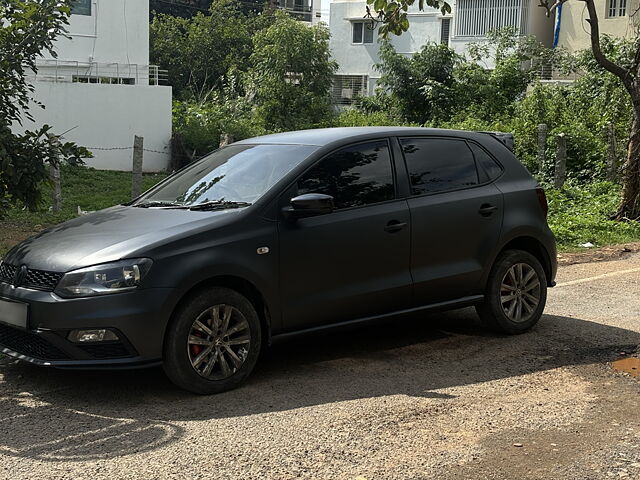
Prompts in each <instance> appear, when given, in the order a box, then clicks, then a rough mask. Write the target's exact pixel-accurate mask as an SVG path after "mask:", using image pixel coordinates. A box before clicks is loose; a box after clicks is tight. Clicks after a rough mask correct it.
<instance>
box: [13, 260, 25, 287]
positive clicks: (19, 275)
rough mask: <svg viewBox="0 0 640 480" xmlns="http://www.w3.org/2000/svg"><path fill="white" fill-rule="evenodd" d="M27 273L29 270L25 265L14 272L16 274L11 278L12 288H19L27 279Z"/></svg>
mask: <svg viewBox="0 0 640 480" xmlns="http://www.w3.org/2000/svg"><path fill="white" fill-rule="evenodd" d="M28 273H29V269H28V268H27V266H26V265H22V266H20V267H19V268H18V270H16V274H15V275H14V276H13V286H14V287H16V288H17V287H19V286H20V285H22V284H24V281H25V280H26V279H27V274H28Z"/></svg>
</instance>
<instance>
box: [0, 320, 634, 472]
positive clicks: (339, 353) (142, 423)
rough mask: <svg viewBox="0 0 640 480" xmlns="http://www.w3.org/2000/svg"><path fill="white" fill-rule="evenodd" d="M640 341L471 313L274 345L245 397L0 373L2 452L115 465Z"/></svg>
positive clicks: (103, 376)
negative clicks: (336, 408) (202, 425)
mask: <svg viewBox="0 0 640 480" xmlns="http://www.w3.org/2000/svg"><path fill="white" fill-rule="evenodd" d="M639 344H640V333H638V332H634V331H630V330H625V329H621V328H616V327H612V326H607V325H603V324H599V323H594V322H589V321H585V320H581V319H576V318H567V317H560V316H552V315H546V316H545V317H544V318H543V319H542V321H541V322H540V324H539V325H538V326H536V328H534V329H533V330H532V331H531V332H529V333H526V334H524V335H519V336H513V337H508V336H500V335H494V334H491V333H488V332H486V331H485V330H483V329H482V328H481V327H480V326H479V325H478V322H477V317H476V316H475V314H474V312H473V310H471V309H464V310H458V311H454V312H447V313H439V314H431V315H424V314H422V315H413V316H408V317H403V318H395V319H392V320H388V321H385V322H380V323H377V324H375V325H370V326H365V327H360V328H357V329H355V328H354V329H349V330H345V331H334V332H327V333H323V334H317V335H314V336H306V337H294V338H291V339H289V340H287V341H286V342H282V343H280V344H276V345H275V346H274V347H273V348H272V349H271V350H270V351H268V352H267V353H266V354H265V355H264V356H263V358H262V360H261V362H260V364H259V366H258V368H257V369H256V371H255V372H254V374H253V375H252V376H251V377H250V379H249V381H248V382H247V383H246V384H245V385H244V386H242V387H241V388H239V389H237V390H234V391H231V392H226V393H223V394H219V395H213V396H208V397H207V396H195V395H191V394H189V393H187V392H183V391H181V390H178V389H177V388H175V387H173V386H172V385H171V384H170V383H169V381H168V380H167V379H166V377H165V376H164V374H163V373H162V371H161V369H151V370H132V371H113V372H105V371H98V372H90V371H63V370H51V369H42V368H38V367H34V366H31V365H27V364H23V363H15V362H13V361H8V360H4V361H3V362H4V365H2V366H0V373H1V374H2V382H1V383H0V389H1V390H0V392H1V393H0V412H2V413H0V453H2V454H6V455H14V456H19V457H28V458H37V459H39V460H42V461H53V462H55V461H73V460H78V461H79V460H88V459H96V458H112V457H116V456H121V455H127V454H132V453H139V452H143V451H150V450H154V449H157V448H161V447H163V446H165V445H167V444H170V443H172V442H177V441H179V440H180V439H181V438H182V437H183V436H184V435H185V430H184V427H183V426H182V422H186V421H199V420H214V419H232V418H234V417H240V416H245V415H255V414H261V413H268V412H278V411H286V410H292V409H298V408H303V407H310V406H314V405H322V404H330V403H335V402H343V401H349V400H355V399H360V398H372V397H381V396H388V395H408V396H418V397H424V398H432V399H434V401H445V402H446V401H447V400H448V399H451V398H455V396H454V395H452V394H451V393H447V392H441V391H439V390H442V389H445V388H448V387H455V386H462V385H469V384H476V383H480V382H487V381H491V380H497V379H502V378H508V377H515V376H521V375H526V374H530V373H534V372H538V371H544V370H549V369H554V368H558V367H563V366H570V365H587V364H593V363H599V362H605V361H610V360H613V359H614V358H616V356H617V355H619V352H621V351H632V350H631V349H635V348H637V346H638V345H639Z"/></svg>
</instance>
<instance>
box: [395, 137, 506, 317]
mask: <svg viewBox="0 0 640 480" xmlns="http://www.w3.org/2000/svg"><path fill="white" fill-rule="evenodd" d="M399 142H400V147H401V149H402V152H403V154H404V158H405V162H406V168H407V171H408V176H409V182H410V197H409V199H408V203H409V209H410V211H411V224H412V246H411V273H412V276H413V280H414V303H415V304H416V305H423V304H428V303H436V302H441V301H446V300H452V299H457V298H461V297H465V296H470V295H476V294H480V293H482V288H483V286H482V274H483V272H484V270H485V269H487V268H490V265H489V262H490V261H491V258H490V257H491V252H492V251H493V250H494V247H495V244H496V243H497V242H498V240H499V237H500V229H501V227H502V215H503V199H502V193H501V192H500V191H499V190H498V188H497V187H496V186H495V185H494V184H493V182H492V181H491V179H490V178H489V176H488V174H487V172H486V170H485V169H484V168H482V167H481V166H479V165H478V163H479V159H476V157H477V156H479V155H480V154H484V155H487V156H488V155H489V154H488V153H487V152H486V151H485V150H484V149H483V148H482V147H481V146H479V145H477V144H475V143H472V142H467V141H465V140H464V139H461V138H455V137H421V138H401V139H399ZM474 151H475V152H476V153H475V154H474Z"/></svg>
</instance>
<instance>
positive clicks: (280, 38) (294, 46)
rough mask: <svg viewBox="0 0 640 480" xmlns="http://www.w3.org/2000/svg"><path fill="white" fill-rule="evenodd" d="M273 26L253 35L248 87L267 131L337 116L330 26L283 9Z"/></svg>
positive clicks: (299, 125)
mask: <svg viewBox="0 0 640 480" xmlns="http://www.w3.org/2000/svg"><path fill="white" fill-rule="evenodd" d="M275 17H276V20H275V22H274V23H273V25H271V26H270V27H268V28H266V29H263V30H261V31H259V32H258V33H257V34H256V35H255V36H254V38H253V47H254V51H253V54H252V55H251V59H250V61H251V68H250V70H249V72H248V75H247V76H248V85H247V92H248V95H249V96H250V97H251V96H253V97H254V98H253V100H254V102H255V105H256V109H257V114H258V116H259V117H260V118H261V120H262V122H263V124H264V125H265V127H266V130H269V131H283V130H299V129H302V128H308V127H310V126H312V125H314V124H318V123H321V122H323V121H326V120H328V118H329V117H330V115H331V102H330V90H331V85H332V81H333V80H332V77H333V74H334V72H335V71H336V69H337V68H338V66H337V64H336V63H335V62H334V61H332V60H331V55H330V52H329V31H328V29H327V28H326V27H323V26H319V25H316V26H313V27H309V26H307V25H305V24H303V23H302V22H299V21H297V20H295V19H293V18H291V17H290V16H288V15H287V14H285V13H282V12H277V13H276V16H275Z"/></svg>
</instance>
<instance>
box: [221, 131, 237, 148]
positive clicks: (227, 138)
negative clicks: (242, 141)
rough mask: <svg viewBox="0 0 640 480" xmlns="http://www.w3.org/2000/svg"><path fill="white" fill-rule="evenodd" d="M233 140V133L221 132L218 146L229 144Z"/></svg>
mask: <svg viewBox="0 0 640 480" xmlns="http://www.w3.org/2000/svg"><path fill="white" fill-rule="evenodd" d="M233 142H234V138H233V135H231V134H230V133H223V134H222V135H220V146H221V147H224V146H226V145H230V144H232V143H233Z"/></svg>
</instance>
